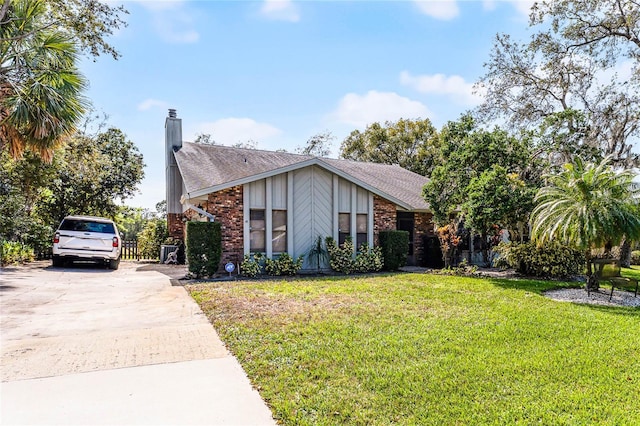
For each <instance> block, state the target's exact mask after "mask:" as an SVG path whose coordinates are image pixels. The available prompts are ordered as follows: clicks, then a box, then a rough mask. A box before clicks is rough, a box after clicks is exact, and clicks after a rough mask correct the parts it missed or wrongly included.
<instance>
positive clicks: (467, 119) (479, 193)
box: [423, 115, 542, 262]
mask: <svg viewBox="0 0 640 426" xmlns="http://www.w3.org/2000/svg"><path fill="white" fill-rule="evenodd" d="M439 146H440V152H439V158H441V160H440V163H439V164H438V165H437V166H436V167H435V168H434V169H433V172H432V173H431V176H430V180H429V182H428V183H427V185H425V187H424V190H423V195H424V197H425V199H426V200H427V202H428V203H429V205H430V207H431V210H432V211H433V218H434V222H435V223H436V225H437V226H438V227H444V226H447V225H449V226H450V227H452V219H451V218H452V217H454V216H457V217H458V220H459V219H463V220H464V221H465V223H464V226H465V227H466V228H473V230H474V231H475V232H476V233H478V234H480V235H481V237H482V252H483V258H484V260H485V262H488V253H487V247H486V242H487V237H488V236H489V234H490V233H491V232H492V229H494V228H495V227H496V226H497V227H499V228H500V229H503V228H507V229H509V230H510V232H511V237H512V238H517V237H519V236H520V235H521V233H522V230H521V226H519V225H521V224H522V223H526V221H527V217H528V214H529V212H530V210H531V208H532V203H531V199H532V198H533V192H534V191H533V188H536V187H537V185H538V184H539V176H540V174H541V168H542V167H541V164H540V163H539V162H538V161H536V160H534V159H532V158H531V146H530V141H529V139H528V138H527V137H526V135H525V136H524V137H522V138H516V137H513V136H511V135H509V134H508V133H507V132H506V131H504V130H501V129H499V128H495V129H493V130H492V131H487V130H484V129H482V128H480V127H478V125H477V123H476V122H475V121H474V119H473V118H472V117H471V116H469V115H464V116H462V117H461V118H460V120H458V121H451V122H449V123H447V124H446V125H445V126H444V127H443V128H442V130H441V131H440V134H439ZM518 230H520V232H517V231H518ZM441 244H442V246H443V247H444V246H445V245H446V244H445V241H443V240H442V239H441ZM443 251H444V250H443Z"/></svg>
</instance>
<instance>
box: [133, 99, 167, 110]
mask: <svg viewBox="0 0 640 426" xmlns="http://www.w3.org/2000/svg"><path fill="white" fill-rule="evenodd" d="M168 107H169V103H168V102H165V101H160V100H158V99H153V98H149V99H145V100H144V101H142V102H140V103H139V104H138V111H148V110H150V109H151V108H168Z"/></svg>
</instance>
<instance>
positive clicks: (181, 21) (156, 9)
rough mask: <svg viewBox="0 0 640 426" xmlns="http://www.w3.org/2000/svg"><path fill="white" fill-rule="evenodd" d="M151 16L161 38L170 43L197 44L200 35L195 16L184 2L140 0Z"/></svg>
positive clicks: (180, 0)
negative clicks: (196, 28)
mask: <svg viewBox="0 0 640 426" xmlns="http://www.w3.org/2000/svg"><path fill="white" fill-rule="evenodd" d="M138 3H139V4H141V5H142V6H144V8H145V9H147V10H148V11H149V14H150V15H151V22H152V25H153V27H154V29H155V31H156V33H157V34H158V35H159V36H160V38H161V39H162V40H164V41H166V42H168V43H175V44H183V43H195V42H197V41H198V40H199V39H200V34H199V33H198V32H197V31H196V30H195V28H194V27H195V23H194V21H195V19H194V17H195V15H194V14H193V13H192V12H191V11H189V10H187V8H186V6H187V4H186V2H185V1H183V0H178V1H176V0H173V1H144V0H139V1H138Z"/></svg>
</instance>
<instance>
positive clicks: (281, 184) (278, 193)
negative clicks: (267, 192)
mask: <svg viewBox="0 0 640 426" xmlns="http://www.w3.org/2000/svg"><path fill="white" fill-rule="evenodd" d="M271 188H272V191H271V194H272V197H271V206H272V208H273V209H275V210H286V209H287V174H286V173H283V174H281V175H277V176H273V177H272V178H271Z"/></svg>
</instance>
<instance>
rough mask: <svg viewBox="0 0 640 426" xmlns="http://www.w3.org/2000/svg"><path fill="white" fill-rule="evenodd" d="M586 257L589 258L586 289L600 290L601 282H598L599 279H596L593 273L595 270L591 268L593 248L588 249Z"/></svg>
mask: <svg viewBox="0 0 640 426" xmlns="http://www.w3.org/2000/svg"><path fill="white" fill-rule="evenodd" d="M584 257H585V259H586V260H587V282H586V285H585V290H587V291H595V290H598V289H599V288H600V283H598V280H597V279H596V276H595V275H594V274H593V270H592V269H591V249H587V250H586V252H585V254H584Z"/></svg>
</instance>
